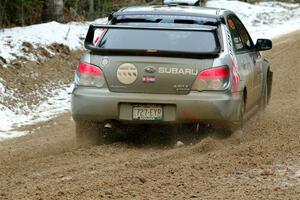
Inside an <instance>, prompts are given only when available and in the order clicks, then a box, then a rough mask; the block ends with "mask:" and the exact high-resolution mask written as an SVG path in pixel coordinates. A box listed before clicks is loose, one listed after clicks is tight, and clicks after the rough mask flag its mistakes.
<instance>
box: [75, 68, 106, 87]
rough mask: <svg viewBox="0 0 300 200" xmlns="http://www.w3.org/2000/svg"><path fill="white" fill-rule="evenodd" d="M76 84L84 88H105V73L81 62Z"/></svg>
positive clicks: (76, 75)
mask: <svg viewBox="0 0 300 200" xmlns="http://www.w3.org/2000/svg"><path fill="white" fill-rule="evenodd" d="M75 83H76V84H77V85H83V86H95V87H103V85H104V84H105V80H104V76H103V72H102V71H101V69H100V68H99V67H96V66H94V65H91V64H87V63H83V62H81V63H80V64H79V66H78V67H77V70H76V74H75Z"/></svg>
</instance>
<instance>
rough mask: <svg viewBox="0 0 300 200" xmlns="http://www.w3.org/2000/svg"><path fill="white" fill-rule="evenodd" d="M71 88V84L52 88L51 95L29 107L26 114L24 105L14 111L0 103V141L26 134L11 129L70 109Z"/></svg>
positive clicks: (44, 119)
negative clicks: (55, 88)
mask: <svg viewBox="0 0 300 200" xmlns="http://www.w3.org/2000/svg"><path fill="white" fill-rule="evenodd" d="M72 89H73V85H65V86H62V88H61V89H57V90H54V91H53V95H52V97H50V98H48V99H47V100H45V101H43V102H40V104H39V105H36V106H34V107H33V108H31V109H30V112H29V113H30V114H27V113H28V108H27V107H26V106H24V105H22V109H19V110H17V111H15V112H13V111H11V110H10V109H8V108H7V107H5V106H3V105H0V119H1V124H0V141H1V140H3V139H9V138H14V137H18V136H22V135H24V134H26V132H20V131H14V130H13V129H14V128H16V127H19V126H22V125H29V124H35V123H38V122H41V121H46V120H49V119H51V118H53V117H55V116H57V115H58V114H60V113H63V112H66V111H68V110H70V94H71V92H72ZM0 94H1V85H0ZM16 112H17V113H16Z"/></svg>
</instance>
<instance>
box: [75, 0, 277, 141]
mask: <svg viewBox="0 0 300 200" xmlns="http://www.w3.org/2000/svg"><path fill="white" fill-rule="evenodd" d="M85 48H86V49H87V50H88V52H87V53H86V54H85V55H83V56H82V58H81V60H80V64H79V66H78V68H77V70H76V73H75V87H74V91H73V92H72V116H73V119H74V121H75V124H76V136H77V140H78V141H83V140H86V141H89V142H99V141H101V138H102V137H103V135H105V134H106V133H105V132H106V131H105V130H108V129H113V128H114V127H115V126H116V125H117V124H118V127H122V126H126V125H127V124H131V125H132V124H156V125H160V124H210V125H215V126H219V127H223V128H224V129H226V130H227V129H228V130H233V129H234V128H236V127H240V126H241V125H242V123H243V122H244V120H245V118H247V116H249V115H250V114H251V113H254V111H255V110H257V109H258V108H264V107H265V106H266V105H267V103H268V101H269V99H270V94H271V86H272V71H271V69H270V64H269V62H268V61H267V60H266V59H264V58H263V57H262V55H261V53H260V51H265V50H269V49H271V48H272V42H271V41H270V40H268V39H258V40H257V41H256V43H255V44H254V42H253V41H252V39H251V37H250V35H249V33H248V31H247V29H246V28H245V26H244V25H243V23H242V22H241V20H240V19H239V18H238V17H237V16H236V14H235V13H233V12H231V11H229V10H225V9H216V8H203V7H199V6H183V5H174V4H168V5H154V6H140V7H128V8H123V9H121V10H119V11H118V12H115V13H113V14H111V15H110V16H109V18H108V23H107V24H106V25H91V26H90V27H89V30H88V33H87V36H86V39H85ZM110 134H113V131H111V132H110Z"/></svg>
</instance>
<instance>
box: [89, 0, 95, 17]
mask: <svg viewBox="0 0 300 200" xmlns="http://www.w3.org/2000/svg"><path fill="white" fill-rule="evenodd" d="M94 12H95V10H94V0H89V14H90V15H93V14H94Z"/></svg>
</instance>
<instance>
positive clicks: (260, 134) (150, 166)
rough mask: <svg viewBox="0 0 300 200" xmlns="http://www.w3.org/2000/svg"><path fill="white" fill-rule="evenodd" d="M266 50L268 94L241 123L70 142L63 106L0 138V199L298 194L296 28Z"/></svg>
mask: <svg viewBox="0 0 300 200" xmlns="http://www.w3.org/2000/svg"><path fill="white" fill-rule="evenodd" d="M267 57H268V58H269V60H270V62H271V63H272V70H273V72H274V83H273V94H272V99H271V102H270V105H269V106H268V108H267V109H266V111H265V112H264V113H259V114H257V115H256V116H254V117H253V118H252V119H251V120H250V121H249V122H248V123H247V124H246V126H245V127H244V130H243V131H238V132H236V133H235V134H233V135H232V136H231V137H229V138H219V137H216V136H214V134H211V135H208V136H205V137H203V138H202V139H201V140H198V141H194V142H193V144H186V145H185V146H183V147H181V148H176V147H174V146H170V145H167V144H166V145H164V144H147V143H146V144H138V143H134V142H131V141H128V140H126V141H121V142H116V143H113V144H106V145H101V146H91V147H89V148H76V147H75V145H74V143H75V142H74V124H73V122H72V120H71V117H70V114H69V113H67V114H64V115H62V116H60V117H57V118H55V119H53V120H50V121H48V122H45V123H41V124H37V125H34V126H31V127H26V128H25V129H26V130H28V131H30V132H31V134H29V135H27V136H24V137H21V138H17V139H14V140H9V141H4V142H1V143H0V199H251V200H253V199H280V200H282V199H300V92H299V91H300V89H299V81H300V78H299V77H300V32H295V33H292V34H289V35H287V36H284V37H282V38H280V39H278V40H276V41H275V45H274V48H273V50H272V51H270V52H269V53H268V54H267ZM141 134H142V133H141Z"/></svg>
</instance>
